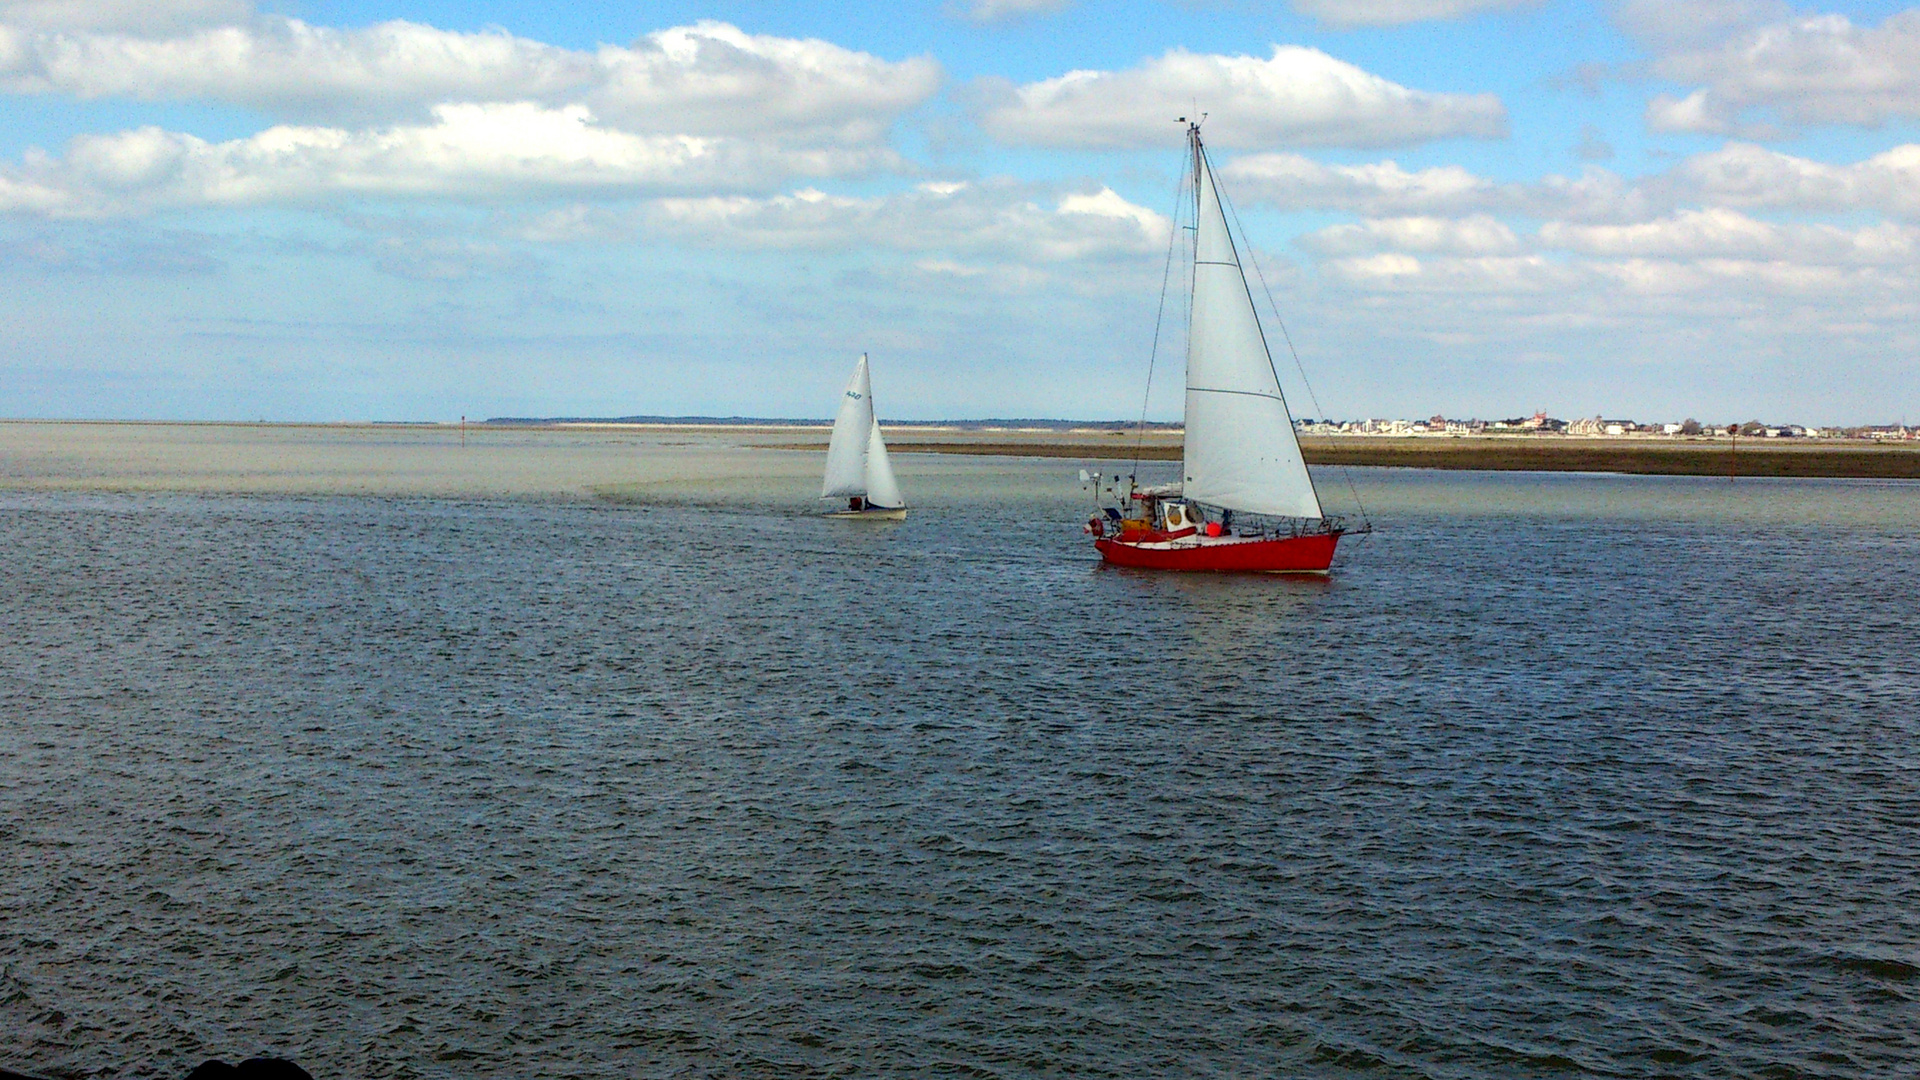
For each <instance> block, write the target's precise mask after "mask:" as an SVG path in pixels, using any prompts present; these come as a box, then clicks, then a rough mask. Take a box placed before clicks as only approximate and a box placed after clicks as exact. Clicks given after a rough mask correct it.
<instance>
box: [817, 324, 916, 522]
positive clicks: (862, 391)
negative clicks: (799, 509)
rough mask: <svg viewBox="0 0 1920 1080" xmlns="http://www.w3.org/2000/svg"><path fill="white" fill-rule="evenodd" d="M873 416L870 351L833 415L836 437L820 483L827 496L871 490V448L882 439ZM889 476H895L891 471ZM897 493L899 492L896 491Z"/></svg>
mask: <svg viewBox="0 0 1920 1080" xmlns="http://www.w3.org/2000/svg"><path fill="white" fill-rule="evenodd" d="M878 432H879V427H878V425H877V423H876V421H875V420H874V418H873V385H872V383H871V382H869V381H868V378H867V354H866V353H861V354H860V362H859V363H858V364H856V365H854V368H853V378H852V379H849V380H848V381H847V392H846V395H845V396H843V397H842V398H841V399H840V412H839V414H838V415H836V416H835V417H834V418H833V437H832V438H831V439H830V440H828V442H827V475H826V479H825V480H824V481H822V482H821V484H820V497H821V498H823V499H835V498H839V499H845V498H850V497H853V496H856V495H865V494H866V493H867V457H868V453H867V448H868V446H869V445H870V444H871V443H872V442H874V441H877V439H878ZM887 479H888V480H889V481H891V480H892V479H893V473H892V472H891V471H888V473H887ZM895 494H898V492H896V493H895Z"/></svg>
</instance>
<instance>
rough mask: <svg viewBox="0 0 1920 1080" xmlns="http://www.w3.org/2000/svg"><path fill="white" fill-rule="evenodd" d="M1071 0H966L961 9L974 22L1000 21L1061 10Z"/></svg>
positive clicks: (1070, 2)
mask: <svg viewBox="0 0 1920 1080" xmlns="http://www.w3.org/2000/svg"><path fill="white" fill-rule="evenodd" d="M1072 3H1073V0H966V3H965V4H964V6H963V7H962V11H963V12H964V13H965V15H966V17H967V18H969V19H972V20H973V21H975V22H1001V21H1004V20H1007V19H1020V18H1025V17H1027V16H1029V15H1047V14H1051V13H1052V12H1055V11H1062V10H1064V9H1066V8H1067V7H1068V6H1070V5H1071V4H1072Z"/></svg>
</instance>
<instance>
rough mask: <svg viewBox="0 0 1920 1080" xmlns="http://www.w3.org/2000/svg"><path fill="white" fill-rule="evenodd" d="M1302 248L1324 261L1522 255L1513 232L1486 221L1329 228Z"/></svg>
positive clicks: (1426, 220) (1377, 222)
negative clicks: (1381, 255) (1367, 256)
mask: <svg viewBox="0 0 1920 1080" xmlns="http://www.w3.org/2000/svg"><path fill="white" fill-rule="evenodd" d="M1301 244H1302V245H1303V246H1305V247H1306V248H1308V249H1309V250H1312V251H1316V252H1319V253H1321V254H1324V255H1352V254H1361V253H1367V252H1375V251H1381V250H1387V251H1400V252H1423V253H1441V254H1449V255H1504V254H1509V253H1512V252H1516V251H1519V250H1520V240H1519V238H1518V237H1516V236H1515V235H1514V234H1513V230H1512V229H1510V228H1508V227H1507V226H1506V225H1505V224H1503V223H1501V222H1500V221H1498V220H1496V219H1494V218H1492V217H1490V216H1488V215H1486V214H1475V215H1473V216H1471V217H1466V218H1440V217H1396V218H1369V219H1367V220H1365V221H1360V222H1356V223H1353V224H1347V225H1329V226H1328V227H1326V228H1324V229H1321V230H1319V231H1317V232H1312V233H1309V234H1307V235H1306V236H1304V237H1301Z"/></svg>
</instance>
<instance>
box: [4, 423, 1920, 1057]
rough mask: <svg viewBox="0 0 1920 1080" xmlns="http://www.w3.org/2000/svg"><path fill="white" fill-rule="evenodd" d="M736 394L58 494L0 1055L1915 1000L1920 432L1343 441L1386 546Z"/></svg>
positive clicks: (1793, 1052)
mask: <svg viewBox="0 0 1920 1080" xmlns="http://www.w3.org/2000/svg"><path fill="white" fill-rule="evenodd" d="M696 451H698V453H696ZM678 452H681V451H672V450H667V449H659V448H654V449H648V448H647V447H640V448H639V449H637V450H630V451H629V453H633V454H639V455H641V456H643V457H644V456H645V455H647V454H655V455H658V454H663V453H678ZM685 452H686V453H692V454H695V456H696V457H699V454H702V453H704V454H706V455H707V456H705V457H699V460H701V461H704V462H708V463H709V464H711V463H712V461H716V460H717V461H722V462H723V464H724V463H726V462H731V463H732V464H726V465H725V467H720V466H714V467H712V468H708V469H707V470H706V471H705V472H704V473H700V475H698V476H697V477H695V478H693V479H686V480H676V479H674V478H673V477H672V476H671V475H670V474H671V473H672V472H673V469H665V470H664V471H654V472H649V471H647V470H648V468H651V466H645V467H643V466H644V463H640V464H636V465H635V469H636V470H637V471H635V472H634V473H633V475H634V476H635V477H638V478H637V479H634V480H632V482H630V483H623V482H622V480H621V473H620V470H619V469H618V468H613V467H609V470H608V472H607V473H606V475H605V476H602V477H600V480H601V481H603V482H602V483H601V484H600V486H599V488H598V489H597V490H595V491H590V492H585V493H582V492H581V491H578V490H573V489H572V488H571V487H568V485H564V484H563V485H550V486H552V487H554V490H553V491H552V492H550V493H549V494H547V495H542V494H540V491H539V488H540V485H539V484H531V483H523V484H522V485H521V486H520V487H519V488H516V489H514V491H516V492H517V494H515V495H514V496H513V497H480V496H472V495H470V496H463V497H457V498H447V497H439V498H425V497H406V498H401V497H392V496H391V495H351V494H346V495H343V494H332V495H325V496H305V495H302V496H290V495H287V494H274V493H272V492H271V491H266V492H260V491H256V493H254V494H251V495H216V494H201V493H187V494H183V493H166V492H158V493H152V492H150V493H144V494H143V493H100V492H93V493H88V492H14V493H11V494H0V538H3V539H4V549H3V551H0V1067H8V1068H13V1069H18V1070H24V1071H28V1072H33V1073H39V1074H44V1075H48V1076H58V1077H69V1076H83V1075H85V1076H94V1075H98V1076H139V1077H148V1076H152V1077H167V1078H174V1077H180V1076H184V1075H185V1073H186V1072H187V1071H188V1069H190V1068H191V1067H192V1065H193V1064H195V1063H197V1062H199V1061H201V1060H204V1059H206V1058H208V1057H214V1056H220V1057H225V1058H227V1059H229V1060H234V1059H237V1058H240V1057H244V1056H247V1055H250V1054H256V1053H274V1054H279V1055H283V1056H287V1057H291V1058H293V1059H295V1060H297V1061H299V1062H300V1063H301V1064H302V1065H303V1066H305V1067H306V1068H307V1069H308V1070H309V1071H311V1072H312V1073H313V1074H314V1075H315V1076H317V1077H322V1078H327V1077H343V1078H344V1077H400V1076H416V1077H446V1078H456V1077H471V1076H500V1077H534V1076H582V1077H629V1076H756V1075H783V1076H791V1075H821V1076H830V1075H839V1076H870V1075H878V1076H889V1075H891V1076H909V1075H911V1076H928V1075H964V1076H993V1077H1057V1076H1170V1077H1171V1076H1219V1077H1228V1076H1233V1077H1240V1076H1254V1075H1279V1076H1293V1077H1322V1076H1324V1077H1361V1076H1392V1077H1460V1078H1469V1077H1476V1078H1477V1077H1539V1076H1578V1075H1601V1076H1699V1077H1719V1076H1735V1075H1768V1076H1833V1077H1863V1076H1887V1077H1891V1076H1900V1075H1907V1074H1909V1073H1910V1071H1911V1069H1912V1068H1913V1065H1914V1062H1915V1061H1916V1060H1920V750H1916V747H1917V746H1920V741H1917V737H1920V629H1917V628H1916V625H1915V617H1916V616H1915V613H1916V612H1920V486H1916V485H1913V484H1901V483H1875V482H1850V481H1741V482H1738V483H1731V484H1730V483H1728V482H1727V481H1725V480H1709V479H1693V478H1688V479H1678V478H1675V479H1669V478H1647V477H1636V478H1627V477H1607V476H1566V475H1553V476H1538V475H1521V474H1498V475H1495V474H1461V473H1422V472H1413V471H1397V470H1353V472H1352V474H1351V476H1350V477H1343V476H1342V475H1341V474H1340V473H1338V472H1337V471H1336V472H1329V473H1324V474H1323V475H1322V476H1321V483H1322V487H1323V488H1324V489H1326V491H1327V493H1328V501H1329V503H1330V504H1338V505H1339V506H1340V507H1341V508H1343V509H1346V510H1349V511H1354V512H1357V511H1358V507H1357V506H1356V505H1353V504H1354V502H1355V499H1356V498H1357V500H1358V503H1360V504H1364V505H1365V506H1366V509H1367V513H1368V514H1369V515H1370V517H1371V520H1372V521H1373V523H1374V525H1375V528H1376V531H1375V532H1374V533H1373V534H1372V535H1371V536H1370V537H1366V538H1352V539H1349V540H1348V541H1346V542H1345V543H1343V544H1342V547H1341V550H1340V555H1339V558H1338V559H1337V561H1336V565H1335V571H1334V573H1333V575H1332V576H1331V577H1330V578H1327V579H1324V580H1323V579H1287V578H1271V577H1219V576H1177V575H1155V574H1151V573H1143V572H1134V571H1118V570H1113V569H1108V568H1104V567H1102V566H1101V565H1100V564H1099V563H1098V562H1097V561H1096V559H1095V558H1094V555H1093V552H1092V551H1091V547H1090V545H1089V544H1088V543H1087V541H1086V538H1085V537H1084V536H1082V535H1081V534H1080V533H1079V524H1080V522H1081V521H1083V520H1084V518H1085V516H1086V513H1087V510H1088V503H1087V501H1086V497H1085V496H1084V495H1083V494H1082V493H1081V492H1080V490H1079V488H1078V485H1077V483H1076V482H1075V481H1076V476H1075V474H1076V473H1077V469H1078V468H1079V467H1080V466H1081V465H1082V464H1092V465H1093V467H1104V468H1106V469H1108V470H1109V471H1111V470H1112V469H1113V468H1115V467H1116V466H1115V465H1113V464H1107V465H1105V466H1101V465H1098V464H1097V463H1078V462H1060V461H1024V460H1011V459H978V458H965V459H961V458H932V457H921V456H915V455H901V456H900V458H899V459H898V464H899V465H900V471H901V473H902V481H903V484H904V486H905V487H906V488H907V493H908V496H909V498H910V499H911V500H912V501H913V503H914V511H913V513H912V515H911V516H910V517H909V519H908V520H907V521H906V522H904V523H901V524H898V525H887V524H876V523H848V522H840V521H828V520H822V519H820V518H819V517H818V516H817V511H818V509H819V507H818V505H817V504H816V503H815V502H814V501H813V500H812V499H811V498H810V496H811V495H812V494H813V488H812V485H813V484H814V483H817V481H813V480H811V479H809V476H810V474H811V472H812V470H813V469H814V468H815V467H816V465H817V461H818V455H809V454H801V453H792V452H786V453H784V454H783V453H782V452H778V451H765V450H756V451H740V450H737V449H735V448H730V447H715V448H710V449H709V450H704V451H702V450H700V448H698V447H696V448H694V449H693V450H688V451H685ZM728 455H732V456H728ZM650 460H654V461H655V462H656V464H657V461H658V459H657V457H656V458H654V459H650ZM769 461H781V462H790V463H794V464H792V466H791V467H788V466H786V465H769V464H767V462H769ZM1117 467H1121V468H1131V466H1130V465H1128V464H1127V463H1119V465H1118V466H1117ZM526 468H527V469H529V470H531V472H530V473H529V474H528V475H533V474H538V475H541V476H546V475H549V474H548V473H542V472H540V469H541V468H544V466H541V467H535V466H527V467H526ZM483 471H484V470H483ZM691 471H695V472H697V471H698V470H691ZM1349 480H1350V481H1351V483H1350V484H1349ZM255 486H256V487H259V486H261V485H259V484H256V485H255ZM295 486H296V487H297V485H295ZM562 488H564V489H565V490H561V489H562ZM300 490H305V489H304V488H301V489H300ZM416 494H417V492H416Z"/></svg>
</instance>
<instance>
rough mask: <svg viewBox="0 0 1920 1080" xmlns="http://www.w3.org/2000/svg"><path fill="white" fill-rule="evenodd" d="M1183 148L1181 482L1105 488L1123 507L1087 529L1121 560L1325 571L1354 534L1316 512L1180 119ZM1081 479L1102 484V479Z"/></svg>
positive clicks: (1193, 142) (1159, 566) (1235, 260)
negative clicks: (1186, 215)
mask: <svg viewBox="0 0 1920 1080" xmlns="http://www.w3.org/2000/svg"><path fill="white" fill-rule="evenodd" d="M1187 144H1188V152H1189V155H1190V157H1191V162H1190V165H1191V168H1192V182H1193V193H1194V194H1193V203H1192V206H1193V212H1194V219H1193V220H1194V224H1193V230H1192V233H1193V242H1192V247H1191V249H1190V254H1191V257H1192V261H1193V273H1192V283H1193V289H1192V298H1191V308H1190V311H1191V315H1190V316H1189V318H1188V323H1187V397H1186V439H1185V451H1184V454H1185V460H1184V461H1183V462H1182V468H1181V476H1182V481H1181V482H1180V483H1177V484H1169V485H1163V486H1158V487H1140V486H1138V485H1136V484H1134V483H1133V480H1132V478H1131V477H1128V478H1126V479H1127V481H1128V482H1127V485H1126V488H1125V490H1124V493H1123V492H1122V489H1121V488H1120V486H1119V485H1118V484H1117V483H1115V484H1113V485H1112V486H1109V487H1107V488H1105V489H1104V490H1105V491H1106V492H1107V493H1108V494H1111V495H1113V496H1115V497H1116V499H1117V500H1118V501H1119V502H1120V505H1118V506H1108V507H1105V508H1104V509H1103V510H1102V511H1101V512H1100V513H1096V514H1095V515H1094V516H1093V518H1092V519H1091V520H1089V521H1088V522H1087V531H1088V532H1090V533H1092V534H1093V536H1094V541H1093V543H1094V547H1096V548H1098V549H1099V551H1100V556H1101V558H1103V559H1105V560H1106V561H1107V562H1109V563H1113V564H1115V565H1118V566H1133V567H1142V568H1146V569H1154V570H1210V571H1252V572H1262V573H1296V574H1299V573H1305V574H1324V573H1326V572H1327V569H1328V568H1329V567H1330V566H1332V564H1333V552H1334V548H1335V547H1336V546H1337V545H1338V544H1339V542H1340V538H1341V537H1342V536H1344V535H1346V534H1347V533H1348V532H1351V531H1355V530H1350V529H1349V528H1347V527H1346V525H1345V523H1344V522H1343V521H1342V520H1341V519H1340V518H1337V517H1329V516H1328V515H1327V514H1325V513H1324V512H1322V510H1321V507H1320V497H1319V494H1318V493H1317V492H1316V491H1315V490H1314V486H1313V478H1312V477H1311V476H1310V475H1308V473H1307V466H1306V462H1305V460H1304V459H1303V458H1302V457H1301V455H1300V442H1299V440H1298V439H1297V438H1296V437H1295V435H1294V429H1293V415H1292V414H1291V413H1290V412H1288V410H1287V402H1286V399H1285V397H1284V396H1282V394H1281V392H1280V379H1279V376H1278V375H1277V374H1276V373H1275V371H1274V367H1273V357H1272V354H1271V353H1270V352H1269V351H1268V349H1267V340H1266V335H1265V333H1264V332H1263V331H1262V330H1261V328H1260V319H1259V316H1258V315H1257V314H1256V313H1255V310H1254V304H1253V294H1252V292H1251V291H1250V290H1249V289H1248V288H1247V277H1246V273H1245V271H1244V270H1243V269H1242V268H1241V265H1240V256H1239V253H1238V251H1237V250H1236V249H1235V247H1234V244H1233V237H1232V236H1231V235H1230V234H1229V233H1228V231H1227V219H1226V215H1225V214H1224V213H1223V212H1222V210H1221V205H1220V193H1219V189H1218V188H1217V187H1216V186H1215V184H1214V179H1213V169H1212V167H1211V165H1210V164H1209V162H1208V160H1207V152H1206V148H1205V147H1204V146H1202V145H1201V142H1200V125H1198V124H1189V125H1188V126H1187ZM1086 478H1087V479H1090V480H1092V481H1093V482H1094V484H1095V490H1096V491H1100V490H1102V489H1101V487H1100V485H1099V479H1100V478H1099V477H1097V476H1087V477H1086ZM1361 531H1364V529H1363V530H1361Z"/></svg>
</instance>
